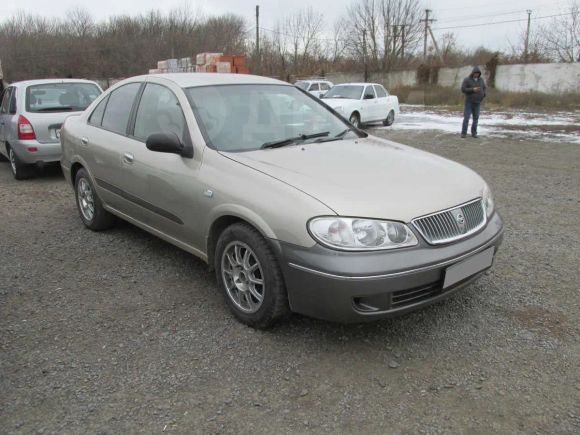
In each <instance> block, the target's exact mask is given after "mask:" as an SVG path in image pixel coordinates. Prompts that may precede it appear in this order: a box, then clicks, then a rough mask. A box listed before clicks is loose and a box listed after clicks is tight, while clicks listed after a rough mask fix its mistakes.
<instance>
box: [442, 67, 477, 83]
mask: <svg viewBox="0 0 580 435" xmlns="http://www.w3.org/2000/svg"><path fill="white" fill-rule="evenodd" d="M472 70H473V67H472V66H463V67H461V68H440V69H439V76H438V80H437V84H438V85H439V86H445V87H448V88H460V87H461V83H462V82H463V79H464V78H465V77H467V76H468V75H469V74H471V71H472Z"/></svg>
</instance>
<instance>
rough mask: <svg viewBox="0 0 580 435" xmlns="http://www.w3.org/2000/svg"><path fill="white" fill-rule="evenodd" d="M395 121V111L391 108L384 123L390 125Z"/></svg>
mask: <svg viewBox="0 0 580 435" xmlns="http://www.w3.org/2000/svg"><path fill="white" fill-rule="evenodd" d="M393 122H395V112H394V111H392V110H391V111H390V112H389V114H388V115H387V118H386V119H385V120H384V121H383V125H384V126H386V127H389V126H391V125H393Z"/></svg>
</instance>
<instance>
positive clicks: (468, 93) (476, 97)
mask: <svg viewBox="0 0 580 435" xmlns="http://www.w3.org/2000/svg"><path fill="white" fill-rule="evenodd" d="M475 73H479V79H478V80H475V79H474V78H473V76H474V74H475ZM476 87H479V91H474V90H473V89H474V88H476ZM485 91H486V87H485V81H484V80H483V75H482V74H481V70H480V69H479V67H477V66H476V67H475V68H473V71H471V74H469V76H468V77H465V78H464V79H463V83H462V84H461V92H463V93H464V94H465V101H466V102H467V101H468V102H470V103H481V100H483V99H484V98H485Z"/></svg>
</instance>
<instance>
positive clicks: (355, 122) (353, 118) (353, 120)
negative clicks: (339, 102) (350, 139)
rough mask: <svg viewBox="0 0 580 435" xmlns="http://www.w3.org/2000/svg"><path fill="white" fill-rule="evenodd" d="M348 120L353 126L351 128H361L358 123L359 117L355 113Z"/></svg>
mask: <svg viewBox="0 0 580 435" xmlns="http://www.w3.org/2000/svg"><path fill="white" fill-rule="evenodd" d="M348 120H349V121H350V123H351V124H352V125H353V127H355V128H359V129H360V128H361V127H362V124H361V122H360V115H359V114H358V113H357V112H353V113H352V115H350V118H349V119H348Z"/></svg>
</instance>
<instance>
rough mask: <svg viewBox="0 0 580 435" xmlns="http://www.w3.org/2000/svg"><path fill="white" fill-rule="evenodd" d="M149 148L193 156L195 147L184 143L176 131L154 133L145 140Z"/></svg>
mask: <svg viewBox="0 0 580 435" xmlns="http://www.w3.org/2000/svg"><path fill="white" fill-rule="evenodd" d="M145 146H146V147H147V149H148V150H151V151H156V152H158V153H170V154H178V155H180V156H183V157H193V147H191V146H187V145H184V144H183V143H181V140H179V137H177V135H176V134H175V133H153V134H152V135H150V136H149V137H148V138H147V140H146V141H145Z"/></svg>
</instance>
